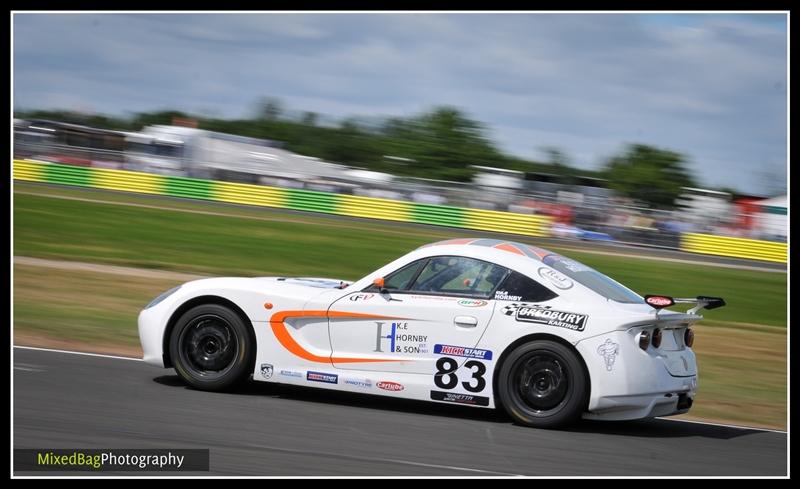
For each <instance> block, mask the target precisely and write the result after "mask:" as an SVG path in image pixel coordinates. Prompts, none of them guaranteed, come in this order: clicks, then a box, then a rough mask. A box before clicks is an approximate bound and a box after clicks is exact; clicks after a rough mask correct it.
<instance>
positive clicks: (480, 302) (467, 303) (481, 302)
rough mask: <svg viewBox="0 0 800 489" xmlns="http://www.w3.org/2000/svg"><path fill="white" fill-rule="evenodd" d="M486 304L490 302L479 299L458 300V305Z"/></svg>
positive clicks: (473, 305) (474, 305) (478, 305)
mask: <svg viewBox="0 0 800 489" xmlns="http://www.w3.org/2000/svg"><path fill="white" fill-rule="evenodd" d="M486 304H488V302H486V301H482V300H477V299H461V300H459V301H458V305H459V306H464V307H483V306H485V305H486Z"/></svg>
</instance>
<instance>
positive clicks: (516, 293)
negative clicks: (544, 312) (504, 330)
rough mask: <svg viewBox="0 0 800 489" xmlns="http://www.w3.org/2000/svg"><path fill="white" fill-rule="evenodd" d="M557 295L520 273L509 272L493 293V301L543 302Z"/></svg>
mask: <svg viewBox="0 0 800 489" xmlns="http://www.w3.org/2000/svg"><path fill="white" fill-rule="evenodd" d="M556 297H558V294H556V293H555V292H553V291H552V290H550V289H548V288H547V287H545V286H544V285H542V284H540V283H539V282H537V281H535V280H533V279H531V278H530V277H527V276H525V275H523V274H521V273H517V272H511V273H510V274H509V275H508V277H507V278H506V279H505V280H504V281H503V283H502V284H501V285H500V287H498V288H497V290H496V291H495V293H494V297H493V299H495V300H501V301H520V302H544V301H549V300H550V299H554V298H556Z"/></svg>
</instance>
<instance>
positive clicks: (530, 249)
mask: <svg viewBox="0 0 800 489" xmlns="http://www.w3.org/2000/svg"><path fill="white" fill-rule="evenodd" d="M453 245H458V246H484V247H488V248H494V249H497V250H501V251H505V252H507V253H513V254H515V255H521V256H525V257H528V258H532V259H534V260H536V261H542V260H543V259H544V257H546V256H548V255H558V253H553V252H552V251H549V250H546V249H544V248H539V247H538V246H533V245H528V244H525V243H518V242H516V241H506V240H502V239H488V238H456V239H447V240H444V241H437V242H435V243H429V244H426V245H423V246H420V249H421V248H428V247H430V246H453Z"/></svg>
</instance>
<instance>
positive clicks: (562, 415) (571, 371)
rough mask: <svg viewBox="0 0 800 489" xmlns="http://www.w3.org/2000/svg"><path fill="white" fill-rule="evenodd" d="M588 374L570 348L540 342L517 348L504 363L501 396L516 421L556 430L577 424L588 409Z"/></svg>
mask: <svg viewBox="0 0 800 489" xmlns="http://www.w3.org/2000/svg"><path fill="white" fill-rule="evenodd" d="M588 393H589V389H588V382H587V379H586V373H585V371H584V368H583V364H582V363H581V361H580V359H579V358H578V356H577V355H576V354H575V352H574V351H573V350H571V349H570V348H568V347H566V346H564V345H562V344H560V343H556V342H553V341H546V340H537V341H531V342H529V343H525V344H523V345H520V346H519V347H517V348H516V349H515V350H514V351H512V352H511V354H509V356H508V358H506V360H505V361H504V362H503V366H502V367H501V369H500V375H499V377H498V395H499V397H500V401H501V403H502V404H503V406H504V407H505V409H506V411H507V412H508V414H509V415H510V416H511V417H512V418H513V419H514V421H516V422H518V423H521V424H524V425H527V426H533V427H536V428H555V427H560V426H564V425H567V424H569V423H571V422H574V421H576V420H577V419H578V418H579V417H580V415H581V414H582V412H583V411H584V409H585V408H586V403H587V398H588Z"/></svg>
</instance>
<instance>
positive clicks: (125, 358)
mask: <svg viewBox="0 0 800 489" xmlns="http://www.w3.org/2000/svg"><path fill="white" fill-rule="evenodd" d="M14 348H20V349H23V350H36V351H49V352H55V353H67V354H70V355H84V356H87V357H101V358H115V359H117V360H133V361H135V362H141V361H143V360H142V359H141V358H132V357H118V356H114V355H102V354H100V353H86V352H83V351H70V350H54V349H52V348H39V347H36V346H20V345H14ZM656 419H660V420H664V421H674V422H679V423H693V424H704V425H709V426H720V427H723V428H735V429H739V430H752V431H767V432H770V433H782V434H786V432H785V431H781V430H771V429H769V428H754V427H752V426H737V425H735V424H722V423H711V422H708V421H693V420H688V419H675V418H656ZM412 463H414V464H416V462H412ZM418 465H424V464H418ZM431 467H444V466H434V465H431ZM453 468H455V467H453ZM466 470H476V471H478V472H482V471H480V470H478V469H466Z"/></svg>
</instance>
